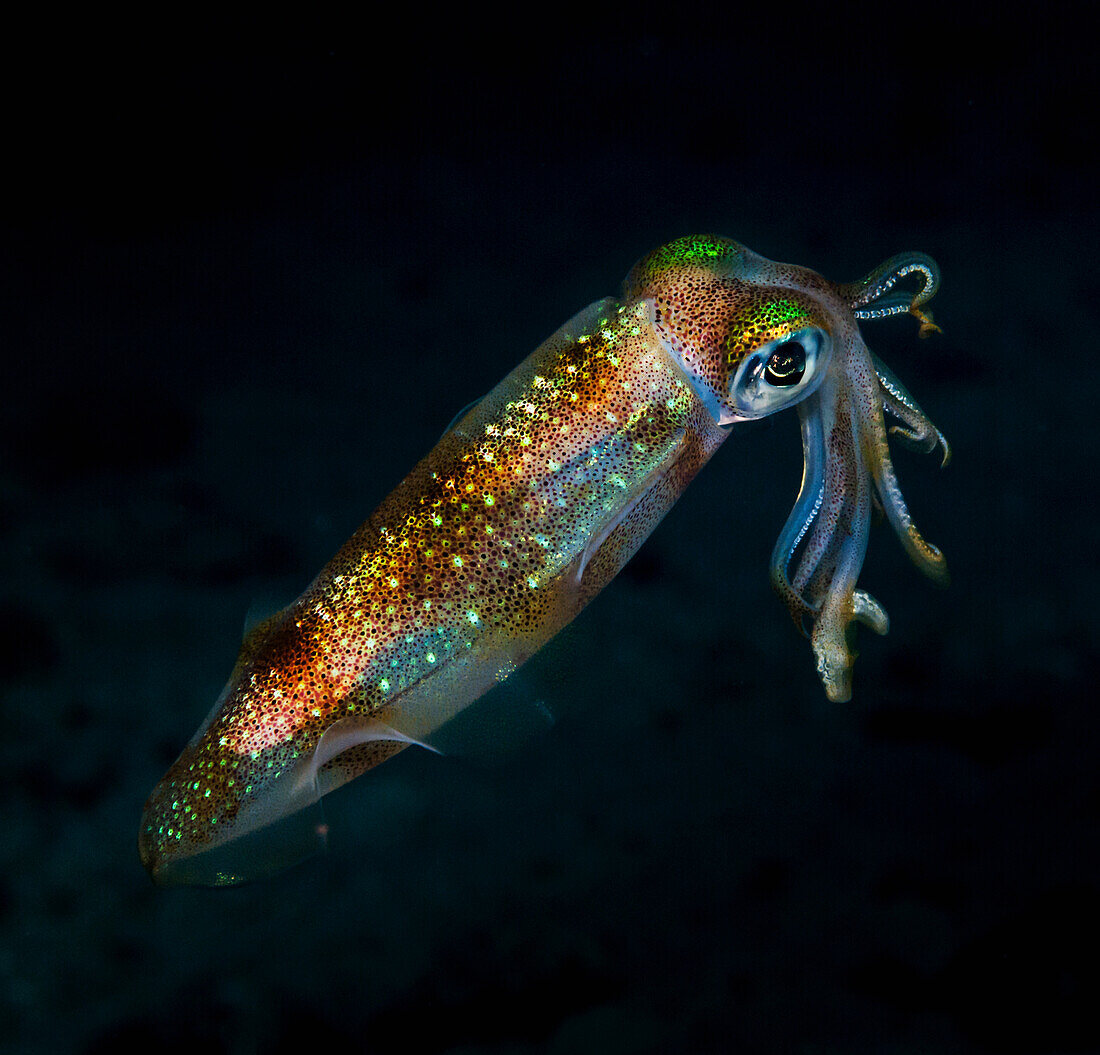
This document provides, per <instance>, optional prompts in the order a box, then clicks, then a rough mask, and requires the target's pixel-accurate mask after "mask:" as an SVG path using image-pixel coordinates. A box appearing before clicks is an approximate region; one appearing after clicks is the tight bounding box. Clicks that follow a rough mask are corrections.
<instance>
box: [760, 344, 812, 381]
mask: <svg viewBox="0 0 1100 1055" xmlns="http://www.w3.org/2000/svg"><path fill="white" fill-rule="evenodd" d="M805 373H806V349H805V348H804V347H803V345H802V343H801V342H800V341H784V342H783V343H782V344H781V345H779V347H777V348H776V349H775V351H774V352H772V354H771V355H770V356H769V357H768V361H767V363H766V364H765V366H764V380H765V381H767V383H768V384H769V385H771V386H772V387H773V388H790V387H791V386H792V385H797V384H798V383H799V381H801V380H802V378H803V377H804V376H805Z"/></svg>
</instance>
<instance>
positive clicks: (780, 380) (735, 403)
mask: <svg viewBox="0 0 1100 1055" xmlns="http://www.w3.org/2000/svg"><path fill="white" fill-rule="evenodd" d="M831 352H832V337H831V336H830V335H829V333H828V331H827V330H824V329H822V328H821V327H819V326H803V327H802V328H801V329H800V330H795V331H794V332H793V333H787V334H785V335H784V336H783V337H782V338H779V339H777V340H775V341H770V342H769V343H767V344H764V345H761V346H760V347H759V348H757V349H756V351H755V352H753V353H752V354H751V355H749V356H747V357H746V358H745V359H744V361H743V362H742V363H741V365H740V366H739V367H738V368H737V373H736V374H735V375H734V377H733V380H732V382H730V397H729V398H730V403H731V404H732V406H731V408H730V409H731V411H732V413H733V414H734V416H735V417H734V420H737V419H740V420H745V419H747V418H762V417H764V415H765V414H772V413H774V412H775V411H777V410H782V409H783V408H784V407H790V406H793V405H794V404H795V403H797V402H798V401H799V400H800V399H805V398H806V396H808V395H809V394H810V393H811V392H813V391H814V389H816V388H817V386H818V385H819V384H820V383H821V379H822V377H824V376H825V368H826V366H827V365H828V362H829V356H830V354H831Z"/></svg>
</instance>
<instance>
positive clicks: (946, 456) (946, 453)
mask: <svg viewBox="0 0 1100 1055" xmlns="http://www.w3.org/2000/svg"><path fill="white" fill-rule="evenodd" d="M936 436H937V437H938V439H939V442H940V446H941V447H942V448H943V461H942V462H940V468H941V469H946V468H947V464H948V462H950V461H951V444H950V443H948V442H947V437H946V436H944V434H943V433H942V432H940V431H939V430H938V429H937V430H936Z"/></svg>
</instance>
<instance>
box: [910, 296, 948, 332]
mask: <svg viewBox="0 0 1100 1055" xmlns="http://www.w3.org/2000/svg"><path fill="white" fill-rule="evenodd" d="M909 314H910V315H915V316H916V317H917V319H919V320H920V329H919V330H917V336H918V337H919V338H920V339H921V340H924V338H925V337H931V336H932V334H934V333H943V330H942V329H940V327H939V326H937V325H936V324H935V323H934V322H933V321H932V313H931V312H930V311H921V310H920V308H918V307H917V302H916V301H914V302H913V303H912V304H910V305H909Z"/></svg>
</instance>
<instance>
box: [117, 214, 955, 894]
mask: <svg viewBox="0 0 1100 1055" xmlns="http://www.w3.org/2000/svg"><path fill="white" fill-rule="evenodd" d="M938 285H939V272H938V268H937V266H936V264H935V262H934V261H933V260H931V259H930V258H929V257H927V256H924V255H922V254H920V253H903V254H901V255H899V256H895V257H893V258H891V259H890V260H887V261H886V262H885V263H884V264H882V265H881V266H879V267H877V268H875V269H874V270H873V271H872V272H871V273H870V274H868V275H867V276H866V277H865V278H863V279H860V280H859V281H857V282H848V283H834V282H831V281H829V280H827V279H825V278H823V277H822V276H821V275H819V274H817V273H816V272H814V271H811V270H808V269H807V268H804V267H799V266H795V265H792V264H780V263H776V262H774V261H771V260H768V259H766V258H764V257H762V256H759V255H758V254H756V253H754V252H752V251H751V250H750V249H748V248H746V247H745V246H743V245H741V244H739V243H738V242H735V241H733V240H732V239H729V238H724V237H718V236H713V235H693V236H689V237H685V238H680V239H678V240H676V241H674V242H670V243H669V244H667V245H664V246H662V247H660V248H659V249H656V250H654V251H653V252H651V253H649V254H648V255H647V256H645V257H643V258H642V259H641V260H640V261H638V263H636V264H635V265H634V267H633V268H632V269H631V271H630V273H629V274H628V275H627V277H626V279H625V281H624V283H623V287H622V293H621V295H620V297H619V298H618V299H614V298H607V299H604V300H599V301H596V302H595V303H594V304H592V305H590V306H589V307H587V308H585V309H584V310H583V311H581V312H579V313H578V314H577V315H575V316H573V318H571V319H570V320H569V321H568V322H566V323H565V325H563V326H562V327H561V328H560V329H559V330H557V332H556V333H554V334H553V335H552V336H551V337H549V338H548V339H547V340H546V341H544V342H543V343H542V344H541V345H540V346H539V347H538V348H537V349H536V350H535V351H534V352H533V353H532V354H531V355H529V356H528V357H527V358H526V359H525V360H524V361H523V362H522V363H520V364H519V365H518V366H517V367H516V368H515V369H514V370H513V371H512V372H511V373H510V374H508V376H507V377H505V378H504V380H503V381H501V382H500V384H498V385H497V386H496V388H494V389H493V390H492V391H491V392H490V393H489V394H488V395H487V396H485V397H484V398H483V399H481V400H479V401H478V402H477V403H476V404H474V405H472V406H471V407H470V408H468V409H467V410H466V411H465V412H463V413H462V414H460V415H459V417H458V418H457V419H456V421H455V422H454V423H453V424H452V426H451V427H450V428H448V429H447V431H446V432H445V433H444V434H443V436H442V437H441V439H440V440H439V442H438V443H437V444H436V446H435V447H434V449H433V450H432V451H431V452H430V453H429V454H428V455H427V457H425V458H424V459H423V460H422V461H421V462H420V463H419V464H418V465H417V466H416V467H415V468H414V469H413V470H412V472H411V473H409V475H408V476H407V477H405V479H404V480H403V481H402V482H401V484H400V485H399V486H398V487H397V489H396V490H395V491H394V492H393V493H392V494H391V495H390V496H389V497H388V498H386V499H385V500H384V501H383V502H382V504H381V505H380V506H379V507H378V509H376V510H375V512H374V513H373V514H371V516H370V517H369V518H368V519H367V520H366V522H365V523H364V524H363V525H362V526H361V527H360V528H359V529H358V531H356V532H355V534H354V535H353V536H352V537H351V538H350V539H349V540H348V542H347V543H346V544H345V545H344V546H343V548H342V549H340V551H339V552H338V553H337V554H336V556H335V557H333V559H332V560H331V561H330V562H329V563H328V565H326V567H325V568H324V569H323V570H322V571H321V572H320V574H319V575H318V576H317V577H316V579H314V581H313V582H312V584H311V585H310V586H309V587H308V588H307V589H306V590H305V592H304V593H303V594H302V595H301V596H300V597H299V598H298V599H297V600H296V601H294V602H293V603H292V604H290V605H289V606H288V607H287V608H285V609H283V610H282V611H280V612H278V613H277V614H275V615H273V616H271V617H270V618H268V619H266V620H264V621H263V622H261V623H260V624H258V625H257V626H255V627H254V628H253V629H252V630H251V631H250V632H249V633H247V634H246V636H245V638H244V641H243V643H242V645H241V649H240V654H239V656H238V659H237V662H236V666H235V667H234V669H233V672H232V674H231V675H230V678H229V681H228V683H227V684H226V686H225V688H224V690H223V691H222V693H221V696H220V697H219V698H218V700H217V702H216V703H215V705H214V708H213V710H212V711H211V712H210V714H209V716H208V717H207V719H206V721H205V722H204V723H203V724H202V726H201V727H200V728H199V730H198V732H197V733H196V734H195V736H194V737H193V738H192V740H191V741H190V743H189V744H188V745H187V746H186V748H185V749H184V750H183V752H182V754H181V755H180V756H179V758H178V759H177V760H176V761H175V762H174V763H173V764H172V766H171V768H170V769H169V770H168V772H167V773H166V774H165V776H164V778H163V779H162V780H161V782H160V783H159V784H158V785H157V786H156V788H155V789H154V790H153V792H152V794H151V795H150V796H149V799H148V801H147V802H146V803H145V809H144V814H143V817H142V820H141V825H140V829H139V835H138V848H139V853H140V856H141V860H142V862H143V863H144V865H145V867H146V869H147V870H148V871H149V873H150V875H151V876H152V878H153V879H154V880H155V881H156V882H158V883H162V884H199V885H209V886H222V885H230V884H234V883H240V882H244V881H246V880H250V879H254V878H257V877H260V876H263V875H267V874H270V873H272V872H274V871H276V870H279V869H281V868H283V867H286V866H288V865H290V864H293V863H295V862H297V861H299V860H302V859H303V858H305V857H306V856H308V855H309V854H311V853H313V852H314V851H315V850H317V849H319V848H320V847H321V846H323V844H324V842H325V836H326V833H327V828H326V826H325V824H324V820H323V815H321V814H320V812H319V809H320V800H321V798H322V797H323V796H324V795H326V794H328V793H329V792H330V791H333V790H334V789H336V788H338V787H340V786H341V785H343V784H345V783H346V782H347V781H349V780H352V779H354V778H355V777H357V776H359V775H360V774H362V773H364V772H366V771H367V770H368V769H371V768H373V767H374V766H376V765H378V764H379V763H381V762H383V761H385V760H386V759H389V758H391V757H392V756H393V755H395V754H396V753H397V752H399V751H401V750H403V749H404V748H405V747H407V746H409V745H410V744H419V745H422V746H425V747H428V748H432V749H435V748H434V744H433V740H435V742H438V739H437V737H436V734H437V731H438V730H439V729H440V728H441V727H443V726H444V725H445V724H446V723H447V722H449V721H450V720H451V719H453V718H455V717H456V716H457V715H458V714H460V712H462V711H463V710H464V709H465V708H467V707H468V706H469V705H470V704H472V703H474V702H475V701H477V700H478V699H479V698H480V697H482V696H483V695H485V694H486V693H487V692H488V691H489V690H490V689H491V688H493V687H494V686H496V685H498V684H499V683H501V682H503V681H504V680H505V679H507V678H508V677H510V676H511V675H512V674H513V673H514V672H515V671H516V670H517V669H518V668H519V667H521V666H522V664H523V663H524V662H525V661H526V660H527V659H528V658H530V657H531V656H532V655H534V654H535V653H536V652H538V651H539V649H541V648H542V647H543V646H544V645H546V644H547V642H549V641H550V640H551V638H553V637H554V636H555V635H556V634H557V633H558V632H559V631H560V630H561V629H562V628H563V627H565V626H566V625H567V624H568V623H569V622H570V621H571V620H572V619H574V618H575V617H576V616H577V614H578V613H579V612H580V611H581V610H582V609H583V608H584V607H585V606H586V605H587V604H588V602H589V601H591V600H592V599H593V598H594V597H595V596H596V594H598V593H599V592H600V591H601V590H602V589H603V588H604V587H605V586H606V585H607V584H608V583H609V582H610V581H611V579H613V578H614V577H615V575H616V574H617V573H618V572H619V571H620V570H621V569H622V568H623V566H624V565H625V564H626V562H627V561H628V560H629V559H630V558H631V556H632V555H633V554H634V553H635V551H636V550H637V549H638V547H639V546H640V545H641V544H642V542H643V541H644V540H645V539H646V538H647V537H648V535H649V534H650V533H651V532H652V531H653V529H654V528H655V527H656V525H657V524H658V523H659V521H660V520H661V518H662V517H663V516H664V515H665V513H667V512H668V510H669V508H670V507H671V506H672V504H673V503H674V502H675V501H676V499H677V498H678V497H679V496H680V493H681V492H682V491H683V490H684V488H685V487H686V486H687V485H688V483H689V482H690V481H691V479H692V478H693V477H694V476H695V474H696V473H697V472H698V471H699V470H700V469H701V468H702V467H703V465H704V463H705V462H707V461H708V460H709V459H710V457H711V456H712V455H713V454H714V452H715V451H716V450H717V449H718V448H719V446H720V445H721V444H722V442H723V441H724V440H725V439H726V438H727V436H729V434H730V432H731V431H732V430H733V428H734V426H736V425H737V424H738V423H739V422H743V421H753V420H756V419H759V418H763V417H766V416H767V415H769V414H774V413H776V412H778V411H781V410H785V409H787V408H789V407H795V408H797V411H798V416H799V420H800V422H801V430H802V451H803V458H804V468H803V474H802V483H801V488H800V490H799V492H798V497H797V499H796V501H795V504H794V507H793V509H792V511H791V514H790V517H789V519H788V520H787V522H786V524H785V526H784V527H783V529H782V531H781V532H780V534H779V538H778V541H777V542H776V545H775V549H774V551H773V553H772V558H771V580H772V583H773V585H774V587H775V589H776V591H777V592H778V594H779V595H780V597H781V598H782V600H783V601H784V602H785V604H786V606H787V608H788V609H789V611H790V614H791V616H792V618H793V620H794V622H795V624H796V625H797V627H798V628H799V630H800V631H801V632H802V633H803V634H804V635H805V636H806V637H808V639H809V643H810V647H811V649H812V652H813V656H814V659H815V662H816V667H817V673H818V675H819V677H820V679H821V683H822V685H823V686H824V689H825V692H826V694H827V696H828V698H829V699H830V700H833V701H846V700H848V699H849V698H850V697H851V692H852V665H853V661H854V651H853V631H854V629H855V625H856V624H860V623H862V624H863V625H864V626H866V627H869V628H870V629H871V630H872V631H874V632H875V633H878V634H885V633H886V631H887V629H888V626H889V622H888V619H887V615H886V612H885V610H884V609H883V607H882V605H881V604H879V602H878V601H876V600H875V599H874V598H873V597H872V596H871V595H870V594H868V593H867V592H865V591H864V590H861V589H859V588H858V587H857V584H856V580H857V577H858V575H859V572H860V568H861V566H862V564H863V559H864V555H865V553H866V549H867V540H868V533H869V529H870V525H871V520H872V512H873V510H874V509H876V508H877V509H879V510H881V511H882V513H884V514H885V518H886V520H887V521H888V522H889V524H890V525H891V526H892V527H893V529H894V531H895V533H896V534H897V535H898V537H899V539H900V540H901V543H902V545H903V546H904V548H905V550H906V552H907V553H908V555H909V556H910V558H911V559H912V560H913V562H914V563H915V564H916V565H917V567H918V568H919V569H920V570H921V571H923V572H925V573H926V574H927V575H928V576H930V577H931V578H932V579H934V580H938V581H940V582H946V577H947V570H946V565H945V562H944V558H943V555H942V554H941V552H940V551H939V550H938V549H937V548H936V547H934V546H932V545H931V544H929V543H928V542H926V541H925V540H924V538H923V537H922V536H921V534H920V532H919V531H918V530H917V528H916V526H915V525H914V524H913V521H912V518H911V517H910V515H909V511H908V509H907V508H906V504H905V501H904V499H903V497H902V493H901V490H900V488H899V486H898V482H897V478H896V476H895V473H894V468H893V465H892V462H891V458H890V451H889V448H888V444H887V440H888V435H891V434H892V435H893V436H894V437H896V439H897V440H898V441H899V442H900V443H902V444H903V445H906V446H908V447H912V448H915V449H917V450H920V451H925V452H932V451H935V450H937V449H940V450H942V452H943V463H944V464H946V463H947V460H948V458H949V456H950V450H949V448H948V445H947V442H946V440H945V439H944V437H943V435H942V433H940V431H939V430H938V429H937V428H936V427H935V425H933V424H932V422H931V421H930V420H929V419H928V417H927V416H926V415H925V413H924V411H922V410H921V408H920V407H919V406H918V405H917V403H916V401H915V400H914V399H913V397H912V396H911V395H910V394H909V393H908V392H907V391H906V389H905V387H904V386H903V385H902V384H901V382H900V381H899V380H898V379H897V378H896V377H895V376H894V374H893V373H892V372H891V371H890V370H889V369H888V368H887V367H886V366H885V365H883V363H881V362H880V361H879V360H878V359H877V358H876V357H875V356H874V355H873V354H872V353H871V352H870V350H869V349H868V348H867V345H866V344H865V343H864V340H863V336H862V334H861V332H860V327H859V323H860V322H862V321H864V320H872V319H881V318H886V317H889V316H893V315H902V314H909V315H912V316H914V317H915V318H916V319H917V320H918V322H919V323H920V335H921V336H926V335H927V334H929V333H931V332H933V331H935V330H936V329H938V327H937V326H936V325H935V323H934V322H933V321H932V317H931V315H930V314H928V313H927V312H925V311H924V310H922V306H923V305H924V304H925V303H927V301H928V300H929V299H930V298H931V297H932V295H933V294H934V293H935V292H936V289H937V287H938ZM914 286H915V289H914V288H913V287H914ZM905 287H910V288H909V289H908V291H907V290H906V288H905ZM887 415H889V417H890V418H891V419H892V420H893V422H894V423H893V424H892V425H891V427H889V429H888V428H887V424H886V416H887Z"/></svg>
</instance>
